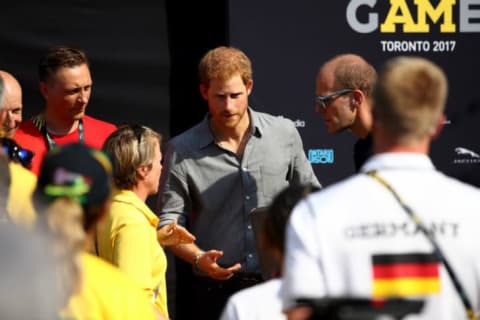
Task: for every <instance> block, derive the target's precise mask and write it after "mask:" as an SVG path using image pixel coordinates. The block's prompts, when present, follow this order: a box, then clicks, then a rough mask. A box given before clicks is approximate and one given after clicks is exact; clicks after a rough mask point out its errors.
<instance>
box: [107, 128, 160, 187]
mask: <svg viewBox="0 0 480 320" xmlns="http://www.w3.org/2000/svg"><path fill="white" fill-rule="evenodd" d="M161 140H162V138H161V135H160V134H159V133H157V132H155V131H153V130H152V129H150V128H148V127H145V126H140V125H123V126H120V127H119V128H118V129H117V130H116V131H114V132H113V133H112V134H111V135H110V136H109V137H108V138H107V140H106V141H105V143H104V144H103V150H104V151H105V153H106V154H108V156H109V157H110V159H111V160H112V164H113V180H114V183H115V186H116V187H117V188H118V189H127V190H130V189H132V188H133V187H134V186H135V185H136V184H137V183H138V176H137V169H138V168H139V167H140V166H147V167H151V166H152V163H153V159H154V157H155V145H156V143H158V144H159V145H160V144H161Z"/></svg>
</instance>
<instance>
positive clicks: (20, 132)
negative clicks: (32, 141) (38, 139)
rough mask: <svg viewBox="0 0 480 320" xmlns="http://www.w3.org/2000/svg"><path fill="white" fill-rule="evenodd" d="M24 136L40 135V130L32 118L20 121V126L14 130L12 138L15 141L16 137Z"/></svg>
mask: <svg viewBox="0 0 480 320" xmlns="http://www.w3.org/2000/svg"><path fill="white" fill-rule="evenodd" d="M24 136H41V132H40V130H38V128H37V127H36V126H35V124H34V123H33V120H32V119H27V120H24V121H22V123H20V126H19V127H18V129H17V131H16V132H15V136H14V140H15V141H17V139H20V138H22V137H24Z"/></svg>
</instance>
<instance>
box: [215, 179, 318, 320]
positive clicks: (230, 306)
mask: <svg viewBox="0 0 480 320" xmlns="http://www.w3.org/2000/svg"><path fill="white" fill-rule="evenodd" d="M317 190H319V188H317V187H314V186H311V185H305V186H293V185H292V186H289V187H286V188H285V189H283V190H282V191H281V192H280V193H279V194H278V195H277V196H276V197H275V198H274V199H273V201H272V203H271V205H270V206H269V207H268V208H267V210H266V215H265V217H264V218H263V219H262V220H263V221H262V223H261V227H260V228H259V231H260V232H259V234H258V235H257V236H259V239H258V241H259V244H260V247H261V249H262V250H260V253H263V254H267V253H268V257H271V259H273V260H274V263H273V264H274V265H275V266H276V271H274V272H273V273H274V274H273V275H272V277H271V279H270V280H268V281H266V282H263V283H261V284H257V285H255V286H253V287H250V288H247V289H243V290H240V291H239V292H237V293H235V294H234V295H232V296H231V297H230V298H229V300H228V302H227V304H226V306H225V308H224V309H223V312H222V315H221V317H220V320H255V319H259V320H260V319H268V320H284V319H286V316H285V314H284V313H283V312H282V300H281V294H280V288H281V278H280V276H281V272H282V262H283V252H284V248H285V245H284V243H285V228H286V225H287V221H288V218H289V217H290V213H291V211H292V209H293V207H294V206H295V204H297V202H298V201H300V200H301V199H302V198H304V197H305V196H306V195H307V194H309V193H311V192H313V191H317Z"/></svg>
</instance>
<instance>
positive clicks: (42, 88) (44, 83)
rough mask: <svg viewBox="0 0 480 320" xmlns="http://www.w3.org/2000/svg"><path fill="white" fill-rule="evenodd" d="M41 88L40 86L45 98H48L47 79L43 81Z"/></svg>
mask: <svg viewBox="0 0 480 320" xmlns="http://www.w3.org/2000/svg"><path fill="white" fill-rule="evenodd" d="M39 88H40V93H41V94H42V96H43V98H44V99H45V100H46V99H47V97H48V84H47V83H46V82H45V81H41V82H40V85H39Z"/></svg>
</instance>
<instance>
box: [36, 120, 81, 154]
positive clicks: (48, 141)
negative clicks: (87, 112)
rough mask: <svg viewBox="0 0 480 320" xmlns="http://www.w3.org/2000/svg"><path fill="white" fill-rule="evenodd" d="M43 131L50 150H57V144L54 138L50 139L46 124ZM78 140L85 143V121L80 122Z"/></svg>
mask: <svg viewBox="0 0 480 320" xmlns="http://www.w3.org/2000/svg"><path fill="white" fill-rule="evenodd" d="M41 131H42V134H43V136H44V137H45V140H47V145H48V150H52V149H53V148H55V146H56V145H57V144H56V143H55V141H53V139H52V137H50V135H49V134H48V131H47V124H46V123H44V125H43V126H42V130H41ZM78 140H79V142H80V143H83V140H84V131H83V121H82V120H81V119H80V120H78Z"/></svg>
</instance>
